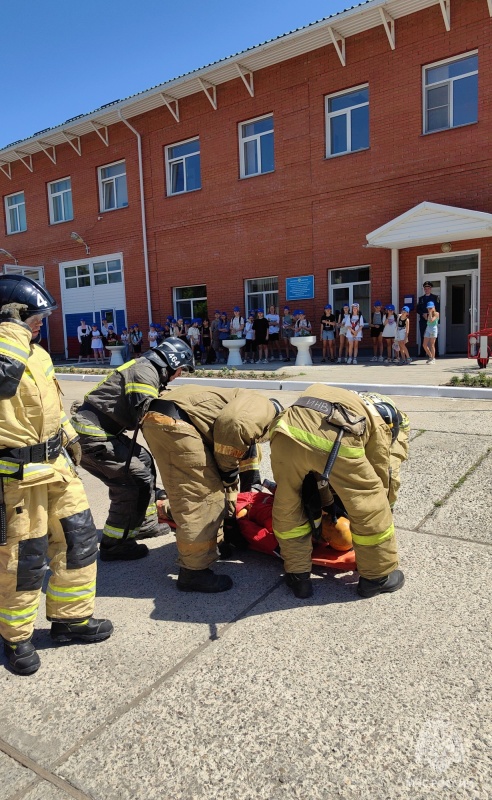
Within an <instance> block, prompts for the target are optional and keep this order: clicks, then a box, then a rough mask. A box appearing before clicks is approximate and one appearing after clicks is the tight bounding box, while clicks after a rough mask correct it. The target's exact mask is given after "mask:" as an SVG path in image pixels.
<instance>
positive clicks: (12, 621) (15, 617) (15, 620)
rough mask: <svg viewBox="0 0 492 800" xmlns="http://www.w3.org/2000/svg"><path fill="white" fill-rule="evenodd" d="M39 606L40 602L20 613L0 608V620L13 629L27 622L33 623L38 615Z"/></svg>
mask: <svg viewBox="0 0 492 800" xmlns="http://www.w3.org/2000/svg"><path fill="white" fill-rule="evenodd" d="M38 606H39V600H38V601H37V602H36V603H35V604H34V605H33V606H29V607H28V608H23V609H21V610H20V611H14V610H12V609H10V608H0V620H1V621H2V622H4V623H5V624H6V625H11V626H12V627H15V626H16V625H23V624H24V623H25V622H32V621H33V620H34V619H35V618H36V614H37V613H38Z"/></svg>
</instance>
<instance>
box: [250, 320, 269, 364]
mask: <svg viewBox="0 0 492 800" xmlns="http://www.w3.org/2000/svg"><path fill="white" fill-rule="evenodd" d="M268 328H269V324H268V320H267V319H265V314H264V311H263V309H262V308H258V309H257V310H256V319H255V321H254V322H253V330H254V332H255V340H256V346H257V348H258V363H260V362H263V364H268ZM262 355H263V358H262Z"/></svg>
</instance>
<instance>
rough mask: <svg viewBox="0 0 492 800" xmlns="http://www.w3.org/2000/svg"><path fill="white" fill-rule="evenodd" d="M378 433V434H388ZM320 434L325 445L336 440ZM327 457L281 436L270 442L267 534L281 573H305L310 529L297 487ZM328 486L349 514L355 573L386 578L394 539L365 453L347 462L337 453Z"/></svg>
mask: <svg viewBox="0 0 492 800" xmlns="http://www.w3.org/2000/svg"><path fill="white" fill-rule="evenodd" d="M383 431H384V429H383V428H382V429H381V432H380V433H379V434H378V435H381V436H384V435H388V436H389V435H390V434H389V431H384V433H383ZM323 434H324V435H326V438H328V439H330V440H331V441H334V440H335V438H336V432H334V431H332V430H327V431H324V432H323ZM345 441H346V439H345V437H344V439H343V443H345ZM350 443H351V442H350V440H349V444H350ZM354 444H356V442H354ZM373 444H374V443H373ZM327 456H328V453H327V451H324V450H321V449H317V448H315V447H305V446H303V445H301V444H300V443H299V442H297V441H296V440H295V439H292V438H290V437H289V436H286V435H285V434H283V433H278V434H276V435H275V436H274V437H273V439H272V442H271V462H272V470H273V475H274V479H275V481H276V483H277V489H276V492H275V500H274V504H273V530H274V533H275V536H276V537H277V539H278V541H279V544H280V550H281V553H282V557H283V559H284V563H285V570H286V572H310V571H311V551H312V540H311V536H312V530H311V525H310V524H309V522H308V519H307V515H306V512H305V510H304V506H303V503H302V498H301V491H302V483H303V481H304V478H305V477H306V475H307V474H308V472H315V473H319V474H321V473H322V472H323V470H324V467H325V464H326V460H327ZM330 485H331V486H332V487H333V489H334V491H335V492H336V493H337V494H338V495H339V497H340V499H341V500H342V502H343V505H344V506H345V508H346V510H347V513H348V515H349V518H350V526H351V530H352V537H353V544H354V550H355V557H356V561H357V569H358V571H359V573H360V575H362V576H363V577H365V578H369V579H374V578H381V577H384V576H385V575H388V574H389V573H390V572H392V571H393V570H394V569H396V567H397V566H398V553H397V546H396V537H395V533H394V526H393V517H392V513H391V508H390V503H389V499H388V495H387V492H386V491H385V488H384V486H383V482H382V481H381V478H380V477H379V476H378V475H377V473H376V471H375V469H374V467H373V466H372V464H371V463H370V461H369V460H368V458H367V457H366V456H365V455H363V456H359V457H357V458H354V457H350V458H349V457H345V456H343V455H340V454H339V455H338V456H337V458H336V460H335V464H334V466H333V470H332V472H331V474H330ZM322 499H323V500H324V498H322Z"/></svg>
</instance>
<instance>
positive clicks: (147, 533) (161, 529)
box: [135, 522, 172, 539]
mask: <svg viewBox="0 0 492 800" xmlns="http://www.w3.org/2000/svg"><path fill="white" fill-rule="evenodd" d="M168 533H172V531H171V526H170V525H168V524H167V522H158V523H157V525H154V527H153V528H150V530H147V529H144V530H142V529H140V531H139V532H138V533H137V535H136V536H135V539H153V538H155V537H156V536H167V534H168Z"/></svg>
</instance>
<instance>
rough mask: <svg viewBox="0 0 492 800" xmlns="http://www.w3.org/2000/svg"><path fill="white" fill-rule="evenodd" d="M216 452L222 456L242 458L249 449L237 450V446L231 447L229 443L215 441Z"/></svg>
mask: <svg viewBox="0 0 492 800" xmlns="http://www.w3.org/2000/svg"><path fill="white" fill-rule="evenodd" d="M214 452H215V453H218V454H219V455H221V456H233V458H242V457H243V456H244V454H245V453H246V452H247V450H236V448H235V447H230V446H229V445H228V444H219V443H218V442H215V444H214Z"/></svg>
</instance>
